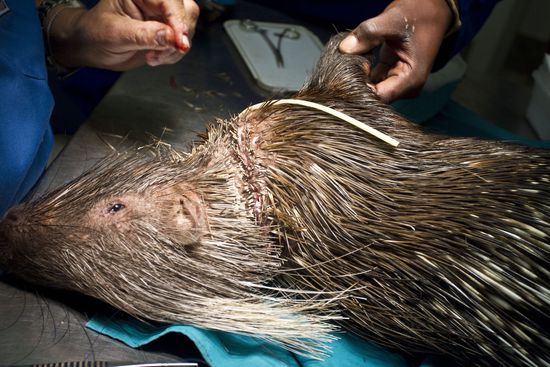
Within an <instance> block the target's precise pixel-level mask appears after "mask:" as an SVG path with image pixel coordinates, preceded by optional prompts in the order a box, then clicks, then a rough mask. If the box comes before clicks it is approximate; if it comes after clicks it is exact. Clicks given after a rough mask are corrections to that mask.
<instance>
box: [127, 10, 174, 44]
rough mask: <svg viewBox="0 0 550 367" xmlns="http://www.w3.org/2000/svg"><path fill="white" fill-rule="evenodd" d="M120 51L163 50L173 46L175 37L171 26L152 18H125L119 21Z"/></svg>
mask: <svg viewBox="0 0 550 367" xmlns="http://www.w3.org/2000/svg"><path fill="white" fill-rule="evenodd" d="M119 32H120V33H121V36H122V37H120V39H121V40H125V42H126V44H122V45H120V47H121V51H139V50H165V49H167V48H170V47H174V45H175V43H176V38H175V34H174V30H173V29H172V27H170V26H168V25H166V24H164V23H161V22H157V21H154V20H149V21H142V20H136V19H131V18H125V19H124V21H122V22H119Z"/></svg>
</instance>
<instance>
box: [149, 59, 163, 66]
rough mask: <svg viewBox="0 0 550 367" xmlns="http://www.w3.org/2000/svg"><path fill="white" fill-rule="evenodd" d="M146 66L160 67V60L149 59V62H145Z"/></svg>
mask: <svg viewBox="0 0 550 367" xmlns="http://www.w3.org/2000/svg"><path fill="white" fill-rule="evenodd" d="M147 64H148V65H149V66H159V65H160V60H159V59H150V60H149V61H147Z"/></svg>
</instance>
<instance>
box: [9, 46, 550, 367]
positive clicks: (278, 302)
mask: <svg viewBox="0 0 550 367" xmlns="http://www.w3.org/2000/svg"><path fill="white" fill-rule="evenodd" d="M339 40H341V36H340V37H337V38H335V39H333V40H332V41H331V42H330V43H329V45H328V46H327V48H326V50H325V52H324V54H323V57H322V59H321V61H320V62H319V64H318V66H317V67H316V69H315V71H314V72H313V74H312V77H311V78H310V80H309V81H308V82H307V83H306V84H305V85H304V87H303V88H302V89H301V91H300V92H299V93H298V94H297V95H296V96H295V98H298V99H306V100H309V101H313V102H317V103H321V104H324V105H326V106H329V107H333V108H335V109H337V110H339V111H343V112H345V113H347V114H349V115H351V116H353V117H355V118H357V119H359V120H360V121H363V122H365V123H367V124H369V125H371V126H373V127H375V128H376V129H379V130H381V131H382V132H385V133H387V134H389V135H391V136H393V137H394V138H396V139H397V140H399V141H400V142H401V143H400V145H399V146H398V147H396V148H394V147H391V146H389V145H387V144H385V143H383V142H381V141H379V140H377V139H375V138H373V137H372V136H370V135H368V134H366V133H364V132H362V131H360V130H358V129H356V128H355V127H353V126H351V125H349V124H347V123H345V122H342V121H340V120H337V119H336V118H333V117H331V116H329V115H327V114H324V113H321V112H319V111H316V110H312V109H310V108H307V107H301V106H290V105H273V104H267V105H265V106H264V107H262V108H260V109H259V110H251V111H246V112H244V113H242V114H241V115H239V116H236V117H234V118H233V119H230V120H219V121H217V122H216V123H214V124H213V125H211V126H210V127H209V130H208V133H207V136H206V138H205V140H204V142H203V144H201V145H198V146H196V147H195V148H194V149H193V150H192V152H191V153H190V154H185V153H178V152H176V151H171V150H168V151H164V150H163V149H160V151H159V154H157V155H156V156H149V157H146V155H144V154H141V153H139V154H132V153H129V154H125V155H122V156H121V157H119V158H112V157H111V158H109V159H108V160H106V161H104V162H102V163H100V164H99V165H98V166H97V167H95V168H94V169H93V170H92V171H90V172H88V173H86V174H85V175H84V176H82V177H80V178H78V179H77V180H76V181H74V182H73V183H70V184H69V185H68V186H66V187H63V188H60V189H58V190H56V191H54V192H53V193H51V194H49V195H47V196H45V197H43V198H41V199H39V200H37V201H35V202H33V203H27V204H23V206H21V207H19V208H16V209H14V210H13V211H12V212H10V213H11V214H8V217H10V215H11V218H12V220H11V222H10V220H7V221H4V223H3V224H2V230H1V231H0V233H3V236H4V237H7V238H8V241H7V245H6V244H5V245H3V246H0V256H1V259H2V260H0V262H3V264H1V265H2V267H4V268H6V269H8V270H11V271H13V272H14V273H16V274H18V275H19V276H21V277H22V278H24V279H27V280H29V281H32V282H37V283H40V284H46V285H49V286H57V287H62V288H69V289H75V290H78V291H80V292H83V293H85V294H88V295H91V296H94V297H97V298H99V299H102V300H104V301H106V302H108V303H110V304H112V305H114V306H115V307H117V308H120V309H122V310H124V311H126V312H128V313H130V314H131V315H134V316H137V317H139V318H144V319H152V320H158V321H165V322H185V323H190V324H193V325H197V326H201V327H206V328H212V329H217V330H225V331H234V332H240V333H248V334H254V335H258V336H260V337H263V338H267V339H269V340H273V341H275V342H277V343H280V344H283V345H284V346H286V347H287V348H289V349H292V350H295V351H301V352H304V351H305V353H309V354H316V353H322V351H323V348H324V346H323V342H325V341H329V340H331V338H332V337H331V336H330V335H328V333H329V332H331V331H333V330H334V329H335V328H336V326H335V325H336V324H338V325H341V326H343V328H345V329H347V330H349V331H351V332H354V333H357V334H359V335H361V336H365V337H367V338H369V339H371V340H374V341H376V342H378V343H380V344H383V345H386V346H388V347H391V348H395V349H399V350H406V351H419V352H432V353H434V352H435V353H444V354H450V355H452V356H454V357H455V358H457V359H459V360H461V361H464V362H467V363H476V364H481V365H490V364H493V363H495V362H496V363H499V364H502V365H510V366H515V365H528V366H536V365H545V364H548V349H549V346H550V341H549V336H548V328H547V325H549V324H550V323H549V320H548V310H549V307H548V306H549V303H550V294H549V290H548V278H549V271H548V268H549V266H548V265H549V261H548V251H549V244H548V242H549V236H550V220H549V218H550V152H549V151H548V150H539V149H533V148H528V147H524V146H520V145H515V144H507V143H503V142H496V141H485V140H480V139H472V138H449V137H445V136H441V135H435V134H430V133H427V132H426V131H423V130H422V129H421V128H420V127H418V126H417V125H414V124H412V123H410V122H409V121H407V120H406V119H404V118H402V117H400V116H399V115H397V114H396V113H395V112H393V111H392V110H391V109H390V108H389V107H388V106H386V105H385V104H383V103H381V102H379V101H378V99H377V98H376V96H375V95H374V93H373V92H372V91H371V90H370V89H369V87H367V82H368V80H367V79H366V78H367V77H366V75H365V72H364V70H365V69H364V67H365V62H366V61H365V59H364V58H363V57H361V56H355V55H339V54H338V51H337V44H338V42H339ZM117 204H122V208H120V207H118V208H119V209H117V210H114V209H115V208H116V205H117ZM14 217H17V218H18V220H17V221H16V220H14V219H13V218H14ZM21 218H23V219H21ZM16 222H17V225H16V224H15V223H16ZM31 235H32V238H33V239H34V240H35V241H33V242H32V243H31V242H29V241H28V239H29V238H30V236H31ZM52 261H53V262H55V265H56V266H55V267H52V266H51V265H52ZM90 274H93V276H90ZM329 321H333V323H330V322H329ZM317 342H319V343H317Z"/></svg>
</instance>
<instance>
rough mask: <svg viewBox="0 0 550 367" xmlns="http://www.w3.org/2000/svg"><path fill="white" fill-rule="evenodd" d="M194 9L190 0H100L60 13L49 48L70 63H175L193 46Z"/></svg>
mask: <svg viewBox="0 0 550 367" xmlns="http://www.w3.org/2000/svg"><path fill="white" fill-rule="evenodd" d="M54 10H55V9H54ZM52 12H53V11H52ZM198 15H199V8H198V6H197V4H195V2H194V1H193V0H101V1H99V2H98V3H97V4H96V5H95V6H94V7H93V8H91V9H90V10H86V9H83V8H71V9H65V10H63V12H61V13H59V14H58V16H57V19H55V21H54V22H53V24H52V27H51V31H50V34H49V35H48V37H49V39H50V45H51V50H50V51H51V53H52V56H53V58H54V60H55V61H56V62H58V63H59V64H61V65H63V66H65V67H69V68H70V67H78V66H93V67H98V68H103V69H110V70H117V71H123V70H128V69H132V68H135V67H137V66H141V65H144V64H148V65H151V66H156V65H160V64H173V63H175V62H177V61H179V60H180V59H181V58H182V57H183V55H184V54H185V53H186V52H187V51H188V50H189V48H190V47H191V38H192V37H193V34H194V32H195V26H196V22H197V18H198Z"/></svg>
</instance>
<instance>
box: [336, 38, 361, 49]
mask: <svg viewBox="0 0 550 367" xmlns="http://www.w3.org/2000/svg"><path fill="white" fill-rule="evenodd" d="M358 42H359V41H358V40H357V37H355V36H354V35H353V34H350V35H349V36H347V37H346V38H344V40H343V41H342V42H341V43H340V50H342V51H344V52H346V51H347V52H349V51H353V49H354V48H355V46H357V43H358Z"/></svg>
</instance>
